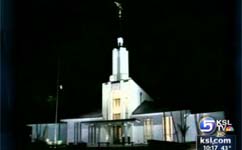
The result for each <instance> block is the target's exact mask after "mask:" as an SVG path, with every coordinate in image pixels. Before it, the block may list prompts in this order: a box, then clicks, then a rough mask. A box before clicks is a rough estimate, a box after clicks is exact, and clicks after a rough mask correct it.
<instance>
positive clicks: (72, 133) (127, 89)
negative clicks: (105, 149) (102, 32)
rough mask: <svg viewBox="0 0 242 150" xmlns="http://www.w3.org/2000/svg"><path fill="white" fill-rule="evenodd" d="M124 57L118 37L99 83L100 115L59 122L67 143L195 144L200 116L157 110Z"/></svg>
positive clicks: (126, 52) (125, 54)
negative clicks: (105, 75)
mask: <svg viewBox="0 0 242 150" xmlns="http://www.w3.org/2000/svg"><path fill="white" fill-rule="evenodd" d="M128 58H129V57H128V51H127V49H126V48H125V47H123V38H118V46H117V48H114V49H113V51H112V75H111V76H110V78H109V81H108V82H106V83H103V84H102V112H100V113H97V114H96V115H92V116H91V115H89V116H86V117H85V116H83V117H81V118H76V119H63V120H62V121H63V122H66V123H67V143H79V142H86V143H88V144H90V145H96V144H98V143H99V142H104V143H110V144H130V143H134V144H147V141H148V140H151V139H153V140H160V141H174V142H187V141H195V140H196V135H197V126H196V123H195V122H196V121H197V119H196V117H199V116H201V115H204V114H191V113H190V111H189V110H174V111H171V110H162V109H159V108H158V109H157V108H156V107H155V106H154V102H153V99H152V98H151V97H150V96H149V95H148V94H147V93H146V92H145V91H144V90H143V89H142V88H141V87H140V86H139V85H138V84H137V83H135V81H134V80H132V79H131V78H130V77H129V59H128ZM209 115H210V116H214V117H216V118H217V119H222V118H223V117H224V114H223V112H213V113H209ZM185 126H188V127H189V128H188V129H187V131H186V135H185V137H184V135H183V134H182V127H185Z"/></svg>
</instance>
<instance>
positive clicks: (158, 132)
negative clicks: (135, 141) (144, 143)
mask: <svg viewBox="0 0 242 150" xmlns="http://www.w3.org/2000/svg"><path fill="white" fill-rule="evenodd" d="M152 134H153V139H154V140H160V141H161V140H162V127H161V124H157V125H153V128H152Z"/></svg>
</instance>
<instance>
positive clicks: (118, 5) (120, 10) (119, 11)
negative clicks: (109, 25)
mask: <svg viewBox="0 0 242 150" xmlns="http://www.w3.org/2000/svg"><path fill="white" fill-rule="evenodd" d="M114 4H115V5H116V6H117V7H118V17H119V19H121V18H122V10H123V7H122V5H121V3H119V2H114Z"/></svg>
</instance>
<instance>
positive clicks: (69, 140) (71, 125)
mask: <svg viewBox="0 0 242 150" xmlns="http://www.w3.org/2000/svg"><path fill="white" fill-rule="evenodd" d="M67 143H74V122H72V121H69V122H67Z"/></svg>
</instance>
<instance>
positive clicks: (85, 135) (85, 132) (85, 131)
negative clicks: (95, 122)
mask: <svg viewBox="0 0 242 150" xmlns="http://www.w3.org/2000/svg"><path fill="white" fill-rule="evenodd" d="M81 130H82V131H81V133H82V138H81V140H82V141H83V142H86V143H87V142H88V125H86V124H82V129H81Z"/></svg>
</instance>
